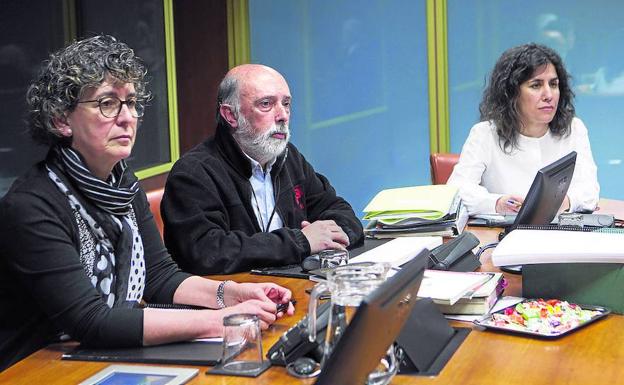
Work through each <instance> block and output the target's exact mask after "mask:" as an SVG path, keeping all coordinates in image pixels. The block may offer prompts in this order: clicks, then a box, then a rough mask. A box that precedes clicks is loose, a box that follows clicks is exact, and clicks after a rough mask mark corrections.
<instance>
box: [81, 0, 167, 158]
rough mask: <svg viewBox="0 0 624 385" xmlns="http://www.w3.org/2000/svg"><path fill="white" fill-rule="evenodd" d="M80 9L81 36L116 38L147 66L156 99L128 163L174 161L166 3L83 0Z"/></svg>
mask: <svg viewBox="0 0 624 385" xmlns="http://www.w3.org/2000/svg"><path fill="white" fill-rule="evenodd" d="M77 8H78V15H79V17H78V34H79V35H80V37H88V36H93V35H94V34H100V33H104V34H109V35H113V36H115V37H116V38H118V39H120V40H121V41H123V42H125V43H126V44H128V45H129V46H130V47H131V48H133V49H134V51H135V52H136V54H137V55H138V56H139V57H141V59H143V60H144V61H145V63H146V65H147V70H148V79H149V81H150V82H149V85H148V87H149V89H150V91H151V92H152V94H153V96H154V98H153V99H152V101H151V102H150V103H149V105H148V106H147V108H146V110H145V116H143V118H142V122H141V123H140V124H139V130H138V131H137V139H136V144H135V146H134V148H133V150H132V155H131V157H130V158H129V163H130V164H131V165H132V167H133V168H134V169H135V170H140V169H144V168H148V167H151V166H155V165H158V164H161V163H167V162H169V161H171V156H170V146H169V111H168V104H167V68H166V64H165V24H164V12H163V1H162V0H141V1H126V0H109V1H105V2H98V1H85V0H83V1H79V2H78V4H77ZM120 10H123V11H120Z"/></svg>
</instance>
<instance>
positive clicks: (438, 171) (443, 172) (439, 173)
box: [429, 153, 459, 184]
mask: <svg viewBox="0 0 624 385" xmlns="http://www.w3.org/2000/svg"><path fill="white" fill-rule="evenodd" d="M458 161H459V154H451V153H447V154H444V153H433V154H431V156H430V157H429V162H430V163H431V183H433V184H445V183H446V181H447V180H448V178H449V177H450V176H451V173H452V172H453V168H454V167H455V165H456V164H457V162H458Z"/></svg>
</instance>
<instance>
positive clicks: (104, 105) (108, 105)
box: [78, 96, 145, 118]
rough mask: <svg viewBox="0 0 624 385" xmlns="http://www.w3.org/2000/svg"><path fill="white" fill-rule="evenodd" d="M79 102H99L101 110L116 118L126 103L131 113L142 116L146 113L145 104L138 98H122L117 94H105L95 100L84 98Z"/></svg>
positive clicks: (106, 114) (104, 113) (137, 116)
mask: <svg viewBox="0 0 624 385" xmlns="http://www.w3.org/2000/svg"><path fill="white" fill-rule="evenodd" d="M78 103H97V104H98V107H99V108H100V112H101V113H102V115H104V116H105V117H107V118H116V117H117V116H119V113H120V112H121V107H122V106H123V105H124V104H125V105H126V106H128V110H130V115H132V116H133V117H135V118H140V117H142V116H143V113H145V106H144V105H143V103H141V102H139V101H138V100H137V99H135V98H132V99H127V100H121V99H119V98H118V97H116V96H104V97H101V98H99V99H95V100H83V101H81V102H78Z"/></svg>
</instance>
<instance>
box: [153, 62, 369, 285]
mask: <svg viewBox="0 0 624 385" xmlns="http://www.w3.org/2000/svg"><path fill="white" fill-rule="evenodd" d="M290 108H291V95H290V90H289V88H288V84H287V83H286V80H285V79H284V77H283V76H282V75H280V73H279V72H277V71H276V70H274V69H273V68H270V67H267V66H263V65H258V64H245V65H241V66H238V67H235V68H233V69H231V70H230V71H229V72H228V73H227V74H226V76H225V78H224V79H223V81H222V82H221V84H220V86H219V92H218V102H217V129H216V133H215V135H214V137H211V138H209V139H208V140H206V141H205V142H204V143H202V144H200V145H199V146H197V147H196V148H194V149H193V150H191V151H189V152H188V153H187V154H185V155H184V156H183V157H182V158H180V160H178V161H177V162H176V164H175V165H174V166H173V168H172V170H171V172H170V173H169V177H168V179H167V183H166V186H165V194H164V196H163V201H162V205H161V210H162V216H163V221H164V225H165V227H164V238H165V244H166V246H167V248H168V249H169V251H170V252H171V254H172V255H173V258H174V259H175V260H176V261H177V262H178V264H179V265H180V267H181V268H182V269H183V270H186V271H189V272H192V273H195V274H219V273H222V274H223V273H225V274H229V273H235V272H239V271H248V270H250V269H252V268H257V267H265V266H280V265H289V264H296V263H300V262H301V260H302V259H303V258H305V257H307V256H308V255H310V254H313V253H317V252H319V251H321V250H325V249H346V248H347V247H349V246H354V245H356V244H359V243H361V242H362V240H363V237H364V235H363V231H362V225H361V223H360V221H359V220H358V219H357V217H356V216H355V213H354V212H353V209H352V208H351V206H350V205H349V204H348V203H347V202H346V201H345V200H344V199H342V198H341V197H339V196H337V195H336V191H335V190H334V188H333V187H332V186H331V185H330V183H329V181H328V180H327V178H325V177H324V176H323V175H321V174H318V173H316V172H315V171H314V169H313V168H312V166H311V165H310V164H309V163H308V162H307V161H306V160H305V158H304V157H303V156H302V155H301V153H300V152H299V151H298V150H297V148H296V147H295V146H294V145H293V144H292V143H289V139H290V131H289V126H288V123H289V120H290Z"/></svg>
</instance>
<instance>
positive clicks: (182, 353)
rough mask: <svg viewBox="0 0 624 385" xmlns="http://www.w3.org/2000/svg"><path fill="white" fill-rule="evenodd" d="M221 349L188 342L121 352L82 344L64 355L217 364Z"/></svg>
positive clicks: (214, 344) (216, 344)
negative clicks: (87, 346) (86, 346)
mask: <svg viewBox="0 0 624 385" xmlns="http://www.w3.org/2000/svg"><path fill="white" fill-rule="evenodd" d="M222 350H223V346H222V343H221V341H219V342H212V341H211V342H205V341H189V342H177V343H173V344H166V345H157V346H143V347H137V348H122V349H94V348H85V347H83V346H82V345H81V346H78V347H77V348H76V349H74V350H72V351H70V352H68V353H64V354H63V357H62V359H64V360H73V361H111V362H140V363H145V364H180V365H201V366H204V365H216V364H217V362H218V361H219V359H220V358H221V354H222Z"/></svg>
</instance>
